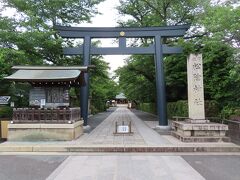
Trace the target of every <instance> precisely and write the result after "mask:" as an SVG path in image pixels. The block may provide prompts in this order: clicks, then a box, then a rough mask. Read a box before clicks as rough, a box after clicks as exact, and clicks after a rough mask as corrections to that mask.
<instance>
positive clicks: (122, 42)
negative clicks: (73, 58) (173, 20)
mask: <svg viewBox="0 0 240 180" xmlns="http://www.w3.org/2000/svg"><path fill="white" fill-rule="evenodd" d="M55 28H56V29H57V30H58V31H59V33H60V36H62V37H63V38H83V39H84V43H83V45H82V46H80V47H75V48H64V49H63V53H64V54H65V55H80V54H83V57H84V60H83V65H84V66H89V65H90V64H91V59H90V55H91V54H93V55H116V54H119V55H124V54H127V55H129V54H154V59H155V68H156V87H157V88H156V89H157V113H158V119H159V126H160V127H161V126H165V127H166V126H168V120H167V109H166V95H165V91H166V90H165V78H164V70H163V54H176V53H181V52H182V48H181V47H169V46H167V45H166V44H162V41H161V38H163V37H164V38H166V37H181V36H183V35H184V34H185V32H186V31H187V30H188V28H189V25H179V26H165V27H146V28H121V27H119V28H118V27H116V28H108V27H106V28H96V27H93V28H90V27H89V28H88V27H68V26H55ZM92 38H118V39H119V46H118V47H93V46H91V39H92ZM126 38H154V43H153V44H151V45H149V46H148V47H127V46H126ZM84 76H85V77H84V78H85V82H86V85H85V86H83V87H81V91H80V97H81V116H82V118H83V120H84V125H85V126H86V125H88V121H87V120H88V96H89V74H88V73H85V75H84ZM163 128H164V127H163Z"/></svg>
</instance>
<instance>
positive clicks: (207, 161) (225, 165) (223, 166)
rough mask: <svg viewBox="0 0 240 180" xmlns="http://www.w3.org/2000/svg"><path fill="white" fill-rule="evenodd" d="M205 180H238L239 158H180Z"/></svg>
mask: <svg viewBox="0 0 240 180" xmlns="http://www.w3.org/2000/svg"><path fill="white" fill-rule="evenodd" d="M182 157H183V159H184V160H185V161H187V162H188V163H189V164H190V165H191V166H192V167H193V168H194V169H195V170H197V171H198V172H199V173H200V174H201V175H202V176H203V177H205V178H206V179H207V180H239V179H240V156H217V155H215V156H210V155H205V156H204V155H198V156H193V155H189V156H182Z"/></svg>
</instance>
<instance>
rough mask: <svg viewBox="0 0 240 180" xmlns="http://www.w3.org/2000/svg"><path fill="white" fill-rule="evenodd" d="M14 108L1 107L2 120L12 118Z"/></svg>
mask: <svg viewBox="0 0 240 180" xmlns="http://www.w3.org/2000/svg"><path fill="white" fill-rule="evenodd" d="M12 111H13V110H12V108H11V107H8V106H4V107H0V118H11V117H12Z"/></svg>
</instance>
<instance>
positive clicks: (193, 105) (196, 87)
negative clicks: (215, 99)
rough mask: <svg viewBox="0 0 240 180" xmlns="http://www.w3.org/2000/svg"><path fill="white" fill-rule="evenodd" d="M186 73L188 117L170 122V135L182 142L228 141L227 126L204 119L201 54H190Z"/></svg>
mask: <svg viewBox="0 0 240 180" xmlns="http://www.w3.org/2000/svg"><path fill="white" fill-rule="evenodd" d="M187 73H188V74H187V76H188V111H189V117H188V118H187V119H185V120H184V121H173V122H172V128H173V129H174V131H172V135H173V136H174V137H176V138H178V139H180V140H181V141H183V142H221V141H227V142H228V141H229V140H230V139H229V138H228V137H226V136H225V133H226V131H227V130H228V126H227V125H225V124H219V123H212V122H210V121H209V120H207V119H205V109H204V92H203V89H204V88H203V64H202V54H190V56H189V58H188V60H187Z"/></svg>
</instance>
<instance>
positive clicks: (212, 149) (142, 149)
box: [0, 145, 240, 153]
mask: <svg viewBox="0 0 240 180" xmlns="http://www.w3.org/2000/svg"><path fill="white" fill-rule="evenodd" d="M0 152H128V153H129V152H135V153H137V152H166V153H167V152H168V153H169V152H170V153H171V152H240V146H225V147H217V146H211V147H207V146H161V147H160V146H158V147H150V146H149V147H124V146H117V147H111V146H109V147H97V146H96V147H92V146H27V145H26V146H7V145H5V146H0Z"/></svg>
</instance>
